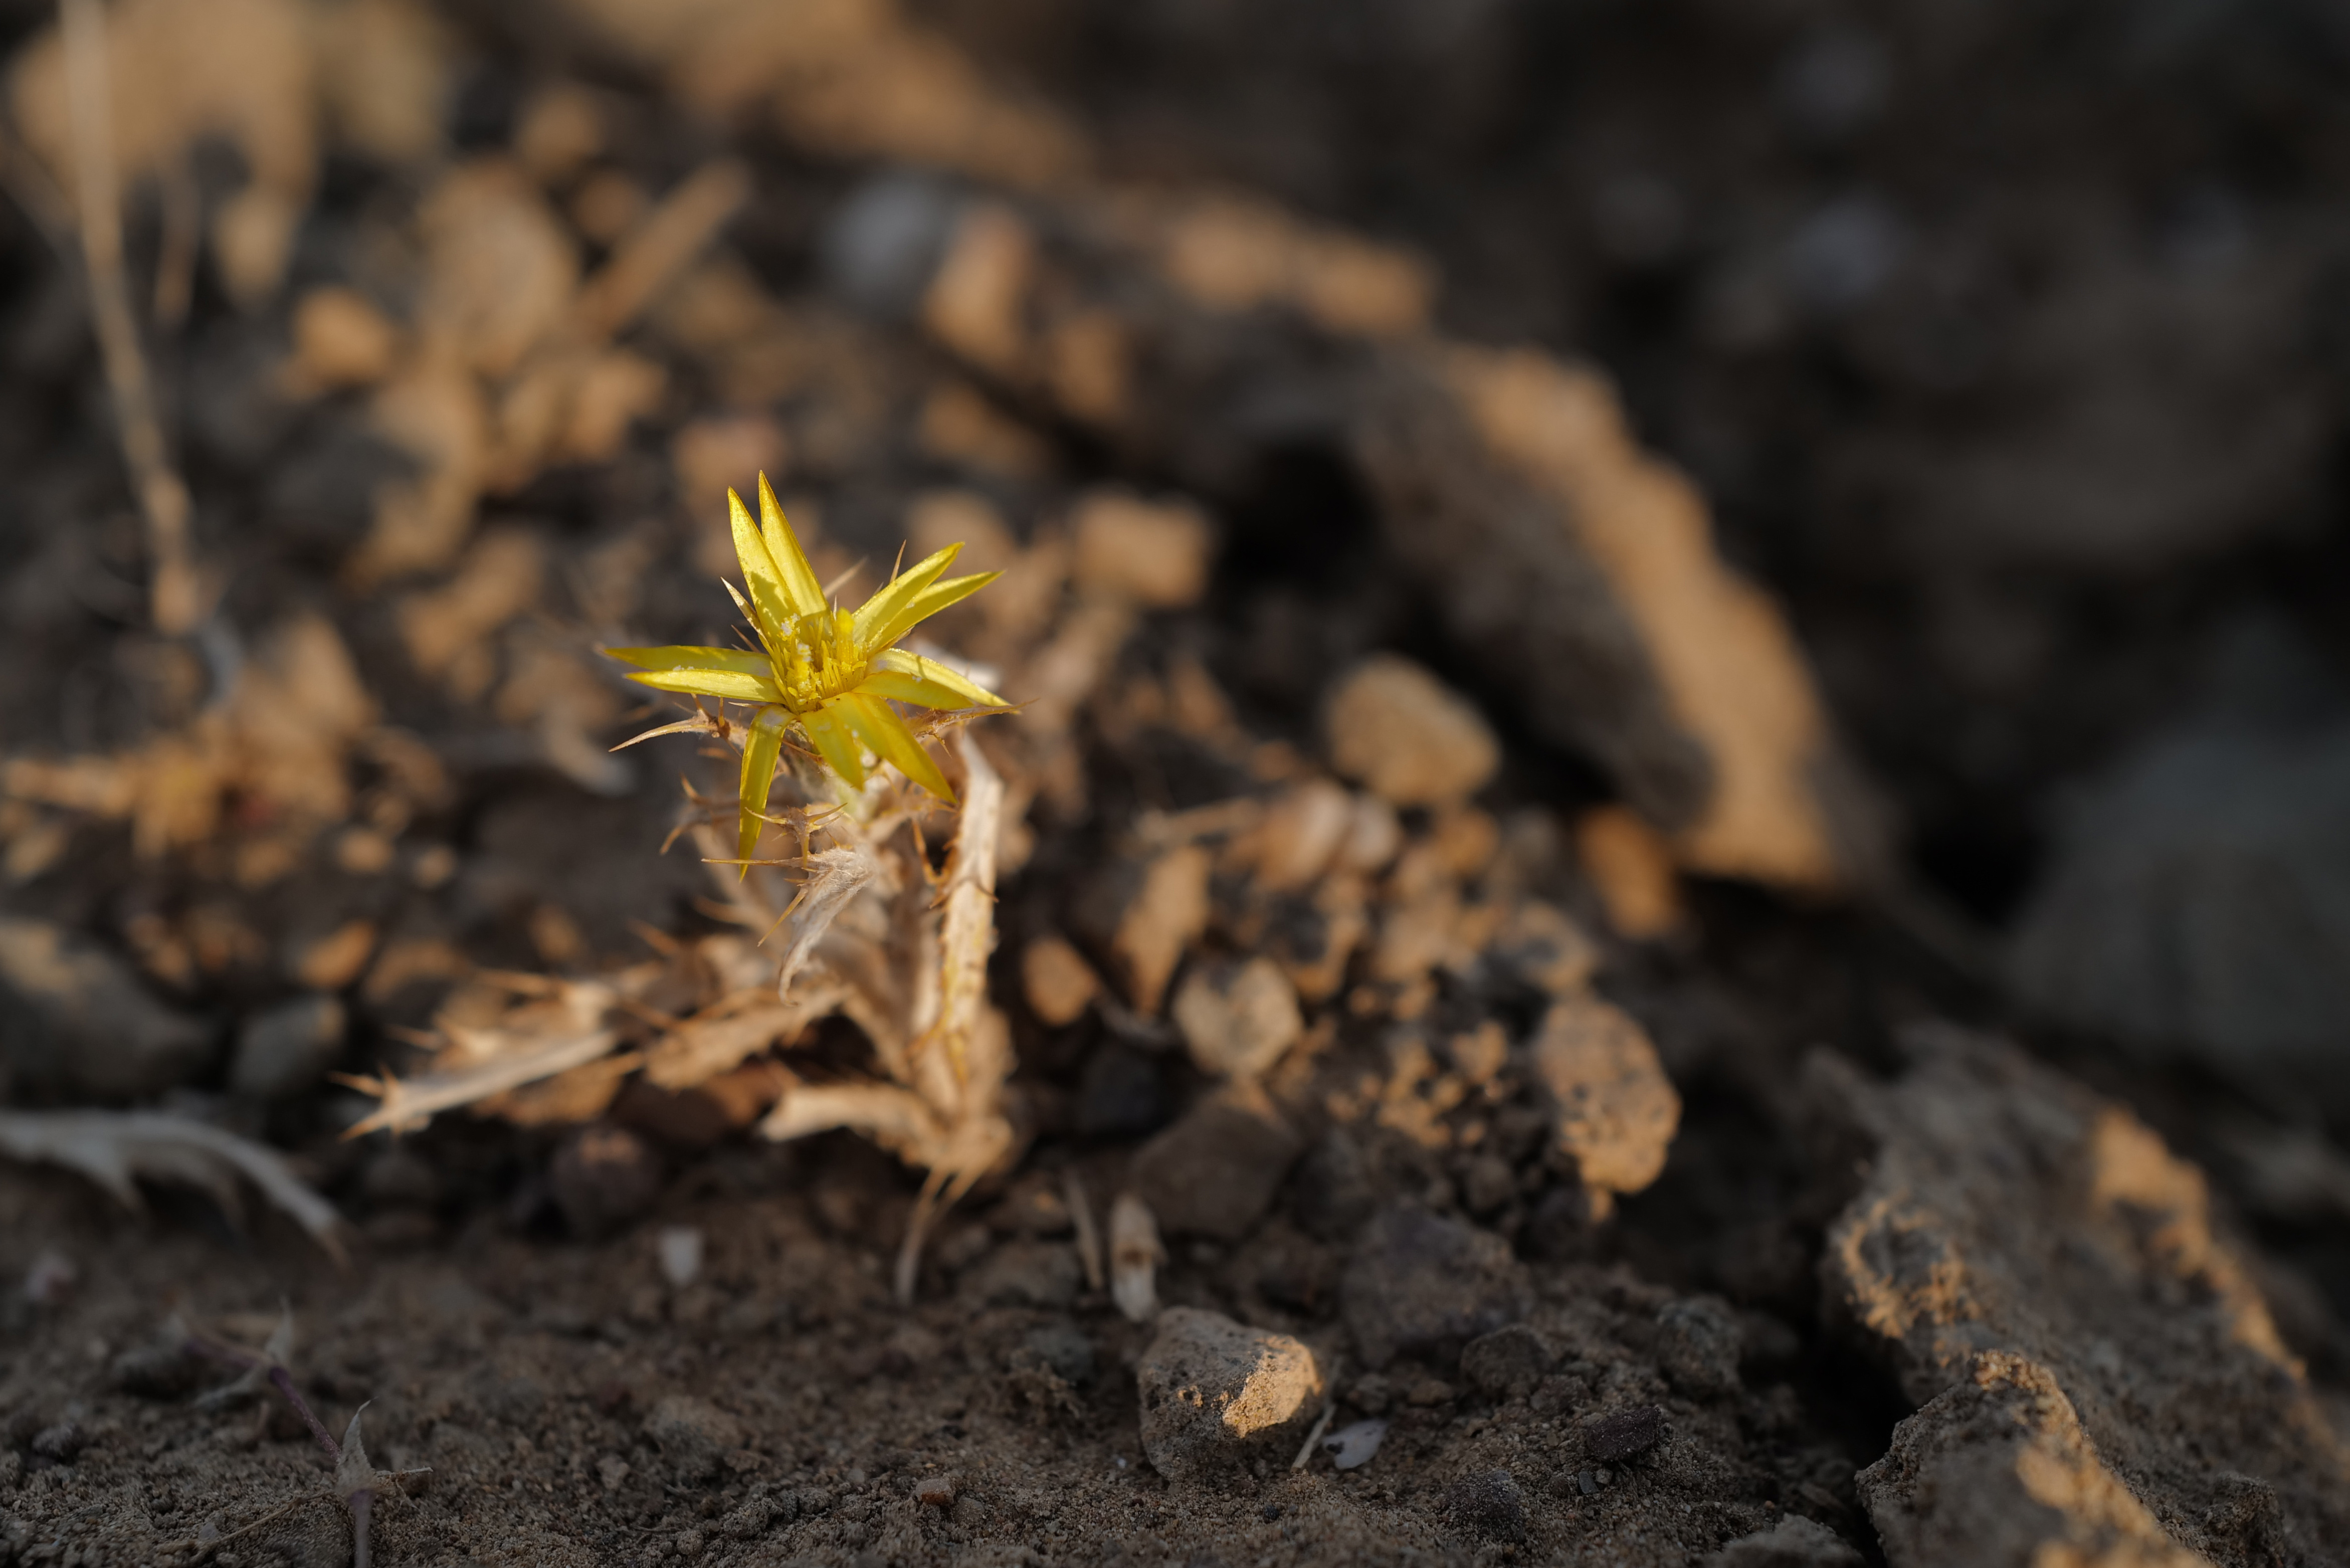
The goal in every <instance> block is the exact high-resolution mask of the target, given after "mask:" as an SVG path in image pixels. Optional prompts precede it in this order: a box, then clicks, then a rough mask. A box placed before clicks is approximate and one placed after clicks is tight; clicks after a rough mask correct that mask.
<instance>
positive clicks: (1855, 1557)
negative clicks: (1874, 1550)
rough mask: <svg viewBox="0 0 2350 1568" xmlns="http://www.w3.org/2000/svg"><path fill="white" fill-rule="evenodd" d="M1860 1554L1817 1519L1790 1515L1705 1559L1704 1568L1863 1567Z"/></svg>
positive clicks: (1742, 1537)
mask: <svg viewBox="0 0 2350 1568" xmlns="http://www.w3.org/2000/svg"><path fill="white" fill-rule="evenodd" d="M1861 1562H1862V1558H1861V1555H1860V1551H1859V1549H1858V1548H1857V1547H1856V1546H1854V1545H1853V1544H1852V1542H1848V1541H1846V1539H1845V1538H1844V1537H1843V1536H1841V1535H1838V1534H1837V1533H1836V1532H1835V1531H1833V1530H1830V1529H1829V1528H1828V1527H1827V1526H1826V1525H1825V1524H1822V1523H1820V1522H1819V1521H1816V1520H1810V1519H1805V1518H1804V1516H1803V1515H1801V1514H1799V1513H1791V1514H1789V1515H1788V1516H1787V1517H1786V1518H1784V1519H1783V1520H1781V1521H1779V1522H1778V1523H1776V1524H1774V1525H1773V1526H1772V1527H1771V1528H1770V1529H1768V1530H1758V1531H1756V1532H1754V1533H1753V1534H1752V1535H1742V1536H1740V1537H1739V1538H1738V1539H1737V1540H1735V1541H1733V1542H1730V1544H1728V1545H1727V1546H1724V1547H1723V1548H1722V1549H1721V1551H1719V1552H1715V1553H1714V1554H1713V1555H1712V1556H1711V1557H1708V1558H1707V1559H1706V1560H1705V1563H1704V1568H1860V1563H1861Z"/></svg>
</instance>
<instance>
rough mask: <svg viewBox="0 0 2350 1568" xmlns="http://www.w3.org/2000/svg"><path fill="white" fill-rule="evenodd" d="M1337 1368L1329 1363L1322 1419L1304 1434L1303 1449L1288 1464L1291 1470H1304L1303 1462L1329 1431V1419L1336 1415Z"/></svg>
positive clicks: (1311, 1456) (1312, 1454) (1335, 1364)
mask: <svg viewBox="0 0 2350 1568" xmlns="http://www.w3.org/2000/svg"><path fill="white" fill-rule="evenodd" d="M1338 1366H1339V1363H1337V1362H1336V1361H1333V1362H1331V1363H1330V1376H1329V1386H1328V1392H1327V1393H1326V1395H1325V1396H1324V1397H1323V1400H1322V1418H1321V1419H1320V1420H1318V1421H1316V1422H1315V1423H1314V1429H1313V1430H1312V1431H1310V1432H1308V1433H1306V1434H1305V1447H1303V1448H1301V1449H1298V1450H1297V1457H1296V1458H1295V1459H1292V1460H1291V1461H1290V1462H1289V1468H1290V1469H1294V1470H1302V1469H1305V1461H1306V1460H1308V1459H1312V1458H1313V1457H1314V1449H1315V1445H1316V1444H1318V1443H1320V1442H1321V1441H1322V1434H1323V1433H1325V1432H1326V1431H1328V1430H1329V1429H1330V1418H1331V1417H1333V1416H1336V1414H1337V1413H1338Z"/></svg>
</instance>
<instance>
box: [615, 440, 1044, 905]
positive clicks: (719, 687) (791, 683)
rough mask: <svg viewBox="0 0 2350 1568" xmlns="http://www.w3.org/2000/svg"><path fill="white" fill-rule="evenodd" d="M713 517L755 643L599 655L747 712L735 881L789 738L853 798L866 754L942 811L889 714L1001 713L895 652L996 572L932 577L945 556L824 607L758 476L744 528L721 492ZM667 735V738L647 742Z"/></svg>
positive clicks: (938, 790)
mask: <svg viewBox="0 0 2350 1568" xmlns="http://www.w3.org/2000/svg"><path fill="white" fill-rule="evenodd" d="M726 507H727V514H728V519H729V521H730V522H731V523H732V524H733V530H734V554H735V556H736V558H737V559H738V560H739V561H740V562H741V563H742V566H743V583H744V585H745V587H747V588H748V590H749V597H744V595H743V593H742V592H741V591H739V590H737V589H736V588H735V587H734V586H733V584H732V583H729V584H728V585H727V592H729V593H731V594H733V596H734V603H735V604H736V606H737V607H740V608H741V609H742V611H743V614H744V615H746V616H748V617H749V618H750V620H751V627H752V629H753V630H754V632H756V633H757V634H758V639H759V646H758V647H757V648H756V649H728V648H614V649H606V650H605V651H607V652H608V653H609V654H610V655H611V656H612V657H613V658H615V659H622V660H624V661H626V662H628V663H629V664H633V665H635V666H637V669H638V671H639V672H638V673H636V674H633V675H631V676H629V680H637V681H641V682H642V683H644V684H645V685H647V686H650V687H654V688H656V689H657V690H660V691H677V692H682V693H684V694H686V695H689V696H696V697H716V698H719V699H721V700H723V701H734V702H749V703H753V704H755V708H754V711H753V713H752V716H751V721H750V724H749V727H748V732H747V733H746V735H745V737H744V739H743V802H742V805H741V807H740V808H739V815H738V819H737V823H736V839H735V846H736V852H737V854H738V855H739V856H740V857H741V858H742V860H743V869H744V871H745V872H746V873H747V872H748V870H749V863H750V859H751V852H752V850H753V849H754V847H755V846H757V844H758V840H759V826H760V823H761V822H762V821H763V820H764V815H763V814H764V811H765V809H766V803H767V789H768V786H769V785H770V784H773V783H774V782H775V766H776V763H777V760H778V759H779V758H780V757H781V755H782V753H783V746H784V740H785V734H786V732H790V731H794V730H796V731H798V732H799V733H800V734H801V735H802V736H803V737H804V738H805V739H806V742H808V744H809V745H811V746H812V747H814V748H815V751H816V755H818V756H820V757H822V758H823V759H824V763H825V765H826V766H827V767H828V768H829V769H830V770H831V771H832V773H833V774H834V775H835V776H836V777H837V778H838V779H839V781H840V782H841V784H844V785H846V786H847V789H848V790H849V791H851V792H852V793H853V792H856V791H859V790H862V789H863V788H864V787H865V777H866V773H867V764H866V761H865V756H866V753H868V752H870V753H872V755H874V756H875V757H878V758H879V759H880V760H881V761H882V762H886V763H893V764H895V766H896V767H897V769H898V771H899V773H902V774H905V775H906V777H907V778H909V779H910V780H912V781H913V782H914V783H915V784H920V785H921V786H922V787H923V788H924V789H926V790H928V791H930V792H931V794H934V795H937V796H938V797H939V798H940V799H941V800H945V801H948V802H950V803H951V802H952V801H953V799H954V791H953V789H952V788H951V786H950V785H949V784H948V783H947V780H946V775H945V774H941V772H940V771H939V767H938V764H937V763H934V762H932V761H931V755H930V753H928V752H926V751H924V750H923V749H922V743H921V742H920V739H918V738H917V737H916V735H915V733H914V732H913V730H912V729H911V728H910V727H909V726H908V724H907V722H906V721H905V719H904V718H903V716H901V715H900V714H899V712H898V711H897V710H896V709H894V708H892V707H890V706H889V704H890V703H891V702H893V701H894V702H904V703H907V704H910V706H913V707H917V708H929V709H946V710H956V709H964V708H1002V707H1005V706H1008V704H1006V703H1005V702H1004V701H1003V698H1001V697H998V696H996V695H995V694H994V693H993V692H991V691H985V690H983V689H982V688H981V687H979V686H977V685H975V684H973V683H972V681H971V680H968V679H967V678H966V677H964V676H963V675H962V674H960V673H958V672H957V671H955V670H951V669H949V668H948V667H947V666H946V665H944V664H941V663H940V662H939V661H938V660H937V659H925V658H923V657H922V656H921V655H920V654H919V653H913V652H910V651H908V650H907V649H901V648H899V647H897V646H895V645H896V643H897V641H898V639H899V638H902V637H904V636H905V635H906V634H907V633H908V632H910V631H911V630H913V629H914V628H915V626H916V625H918V624H919V623H920V622H921V621H923V620H925V619H927V618H930V617H931V616H933V615H936V614H937V613H938V612H939V611H941V610H942V609H945V608H946V607H948V606H950V605H951V604H954V603H956V602H957V601H959V600H961V599H963V598H966V597H970V596H971V595H972V593H975V592H976V591H978V590H979V589H981V588H983V587H986V586H987V585H988V584H989V583H991V582H993V581H994V580H995V579H996V577H997V576H1001V575H1002V574H1000V573H996V572H979V573H975V574H973V575H972V576H967V577H942V576H941V573H943V572H944V571H945V570H946V569H947V567H948V566H951V565H952V564H953V563H954V558H955V556H956V555H957V553H958V552H960V551H961V550H962V545H959V544H958V545H948V546H947V547H946V548H945V549H943V550H941V551H938V552H937V553H936V554H934V555H931V556H928V557H926V558H925V559H923V560H922V561H920V563H918V564H917V565H916V566H914V567H913V569H912V570H910V571H906V572H900V573H898V574H897V575H895V576H892V577H891V578H890V579H889V583H888V585H887V586H885V587H883V588H882V589H881V590H880V591H879V593H877V594H875V595H874V596H873V597H871V598H869V599H867V600H866V601H865V603H864V604H863V605H862V606H860V607H858V608H857V609H856V610H854V611H850V610H844V609H842V608H840V607H838V606H837V604H831V603H828V602H827V600H826V598H825V593H824V588H823V587H822V586H821V585H819V584H818V582H817V581H816V568H815V567H813V566H810V565H808V558H807V556H806V552H804V551H803V550H801V548H800V542H799V539H798V537H797V536H796V535H794V534H793V532H792V526H791V524H789V523H787V522H785V519H784V509H783V508H782V507H781V506H780V505H778V504H776V502H775V491H774V489H773V488H772V487H771V486H770V485H769V484H768V483H767V476H766V475H765V474H764V473H762V474H761V475H759V521H758V522H757V523H755V524H754V522H753V521H752V519H751V510H750V508H749V507H747V506H745V505H743V498H742V496H740V495H738V494H737V493H734V492H733V491H732V490H729V491H728V492H727V493H726ZM691 723H692V722H691V721H690V722H689V725H691ZM666 732H669V730H668V728H667V727H665V728H664V729H662V730H656V731H653V732H651V733H653V734H661V733H666ZM645 738H646V737H645V736H642V735H640V736H639V737H638V739H639V740H643V739H645ZM631 743H633V742H631Z"/></svg>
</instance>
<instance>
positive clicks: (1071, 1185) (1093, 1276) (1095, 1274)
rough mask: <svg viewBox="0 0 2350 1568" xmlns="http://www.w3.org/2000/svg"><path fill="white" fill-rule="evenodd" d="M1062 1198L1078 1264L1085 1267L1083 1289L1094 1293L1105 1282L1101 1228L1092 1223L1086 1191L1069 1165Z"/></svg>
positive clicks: (1092, 1215) (1063, 1183) (1092, 1209)
mask: <svg viewBox="0 0 2350 1568" xmlns="http://www.w3.org/2000/svg"><path fill="white" fill-rule="evenodd" d="M1061 1196H1062V1199H1063V1200H1064V1201H1066V1203H1067V1204H1068V1206H1069V1219H1070V1220H1071V1221H1072V1222H1073V1223H1074V1224H1075V1225H1076V1228H1077V1262H1080V1263H1082V1264H1084V1265H1085V1270H1086V1288H1087V1290H1092V1291H1097V1290H1099V1289H1101V1288H1102V1286H1103V1285H1104V1284H1105V1283H1106V1282H1107V1275H1105V1273H1104V1272H1103V1270H1102V1239H1101V1227H1099V1226H1098V1225H1096V1224H1095V1223H1094V1205H1093V1199H1092V1198H1091V1197H1089V1196H1088V1195H1087V1192H1086V1184H1085V1182H1084V1181H1083V1180H1081V1179H1079V1178H1078V1176H1077V1171H1076V1167H1075V1166H1071V1167H1070V1168H1068V1169H1066V1170H1065V1171H1063V1172H1062V1173H1061Z"/></svg>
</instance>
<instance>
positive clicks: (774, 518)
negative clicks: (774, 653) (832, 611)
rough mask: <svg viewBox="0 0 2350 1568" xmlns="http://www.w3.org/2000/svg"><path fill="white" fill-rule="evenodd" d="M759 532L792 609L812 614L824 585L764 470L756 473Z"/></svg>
mask: <svg viewBox="0 0 2350 1568" xmlns="http://www.w3.org/2000/svg"><path fill="white" fill-rule="evenodd" d="M759 532H760V538H761V539H762V541H763V542H764V544H765V545H766V546H767V555H768V557H769V558H770V559H771V560H773V561H774V562H775V572H776V575H777V576H779V577H780V578H781V579H782V581H783V586H784V596H785V597H786V598H788V599H789V600H790V601H791V604H792V608H793V610H794V611H795V613H796V614H799V615H814V614H816V612H817V611H818V610H821V609H822V608H824V586H823V585H822V584H821V583H819V582H818V581H817V580H816V568H815V567H814V566H811V565H809V564H808V558H807V552H806V550H805V549H803V548H801V546H800V539H799V535H797V534H795V533H794V532H792V525H791V524H790V523H789V522H788V521H787V520H786V519H785V516H784V507H783V503H781V502H779V501H777V500H776V499H775V486H774V485H772V484H769V483H767V476H766V473H765V472H764V471H762V472H761V473H760V475H759Z"/></svg>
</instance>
